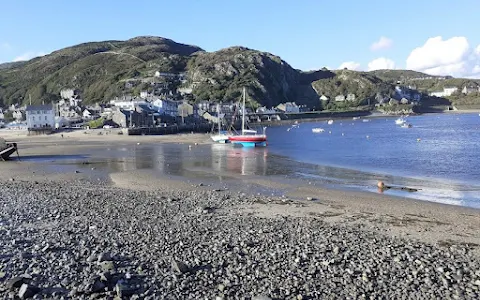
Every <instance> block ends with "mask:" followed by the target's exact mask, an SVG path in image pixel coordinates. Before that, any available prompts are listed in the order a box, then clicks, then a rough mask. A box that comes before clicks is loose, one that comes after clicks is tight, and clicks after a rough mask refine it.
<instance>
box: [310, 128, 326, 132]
mask: <svg viewBox="0 0 480 300" xmlns="http://www.w3.org/2000/svg"><path fill="white" fill-rule="evenodd" d="M324 131H325V129H323V128H313V129H312V132H313V133H321V132H324Z"/></svg>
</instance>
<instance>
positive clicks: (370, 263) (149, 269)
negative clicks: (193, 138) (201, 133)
mask: <svg viewBox="0 0 480 300" xmlns="http://www.w3.org/2000/svg"><path fill="white" fill-rule="evenodd" d="M32 151H33V150H32ZM15 169H17V170H16V171H15ZM0 170H1V172H2V174H7V173H8V176H6V177H3V178H2V180H1V181H0V298H2V299H16V298H20V299H26V298H33V299H114V298H117V299H257V300H258V299H478V297H479V296H480V260H479V257H480V256H479V254H478V244H476V243H475V242H476V241H477V239H478V236H477V235H476V232H478V229H479V214H478V212H477V211H476V210H474V209H466V208H454V207H450V206H447V205H439V204H433V203H422V202H421V201H410V202H408V201H405V200H404V199H393V198H388V199H384V198H385V197H383V196H382V195H374V194H361V193H347V192H341V193H340V192H334V191H326V190H321V189H319V188H311V189H306V188H304V189H302V190H300V189H298V190H296V192H295V193H294V192H292V193H290V194H288V195H283V196H278V197H277V196H272V195H263V194H256V193H252V192H251V189H249V188H248V186H245V187H244V188H243V189H242V188H241V187H240V188H236V189H234V188H229V187H228V186H227V185H226V184H222V185H219V184H215V183H213V182H205V183H204V184H192V183H189V182H187V181H186V180H183V181H182V180H180V181H178V180H173V179H169V178H167V177H164V178H163V177H159V178H156V179H155V180H154V181H152V182H151V183H150V184H146V183H145V180H143V178H142V175H141V174H135V176H132V174H129V176H127V175H126V173H117V174H110V178H109V179H108V180H98V179H95V180H94V179H92V178H90V177H89V176H82V175H83V174H75V173H74V174H71V173H70V174H63V176H62V175H61V174H60V175H58V176H57V177H48V176H42V173H40V172H39V171H38V170H36V169H35V171H32V170H33V169H30V165H26V164H25V165H21V166H20V167H18V166H14V167H11V165H8V166H7V165H6V166H2V165H0ZM26 174H29V175H28V176H27V175H26ZM143 176H145V177H146V178H149V177H151V175H149V174H143ZM126 178H133V179H132V180H130V181H129V180H127V179H126ZM141 182H143V185H142V184H141ZM257 184H259V182H257ZM372 203H376V205H372ZM414 212H416V217H415V214H414ZM360 216H364V217H363V218H360ZM365 216H368V217H365ZM422 218H423V219H422ZM420 219H422V220H423V221H422V222H420V221H419V220H420ZM399 228H400V229H402V230H398V229H399ZM462 234H463V235H464V236H462ZM428 236H429V237H430V238H432V237H437V238H438V239H436V240H434V239H429V238H427V237H428ZM423 237H425V238H423Z"/></svg>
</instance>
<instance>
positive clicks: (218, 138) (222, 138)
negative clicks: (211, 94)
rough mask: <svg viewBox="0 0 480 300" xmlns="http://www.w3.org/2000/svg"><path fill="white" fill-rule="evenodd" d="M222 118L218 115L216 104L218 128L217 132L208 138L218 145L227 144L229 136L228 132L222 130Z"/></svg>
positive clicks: (218, 107) (221, 115)
mask: <svg viewBox="0 0 480 300" xmlns="http://www.w3.org/2000/svg"><path fill="white" fill-rule="evenodd" d="M222 118H223V114H221V113H220V104H217V119H218V120H217V126H218V131H217V133H216V134H212V135H211V136H210V138H211V139H212V141H214V142H215V143H220V144H225V143H228V142H229V140H228V137H229V136H230V135H231V134H229V132H228V131H226V130H222Z"/></svg>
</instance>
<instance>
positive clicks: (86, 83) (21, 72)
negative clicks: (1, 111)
mask: <svg viewBox="0 0 480 300" xmlns="http://www.w3.org/2000/svg"><path fill="white" fill-rule="evenodd" d="M197 51H203V50H202V49H201V48H199V47H195V46H190V45H184V44H179V43H176V42H174V41H172V40H169V39H164V38H159V37H137V38H134V39H131V40H127V41H105V42H94V43H85V44H80V45H77V46H73V47H69V48H65V49H62V50H58V51H55V52H53V53H51V54H49V55H46V56H43V57H39V58H34V59H32V60H30V61H28V62H27V63H24V64H20V65H18V66H13V67H12V66H10V67H7V68H5V69H3V70H0V102H4V103H6V104H8V103H16V102H22V101H25V99H27V97H28V95H30V96H31V98H32V101H35V102H41V101H42V100H45V101H51V100H55V99H56V98H58V95H59V92H60V90H61V89H63V88H78V89H80V90H82V92H83V97H84V99H85V100H87V102H99V101H104V100H106V99H109V98H111V97H113V96H116V95H119V94H121V93H122V87H123V86H124V83H123V82H122V81H123V80H125V79H129V78H135V77H146V76H149V75H151V74H150V73H151V72H154V71H161V72H181V71H184V70H185V68H186V65H187V62H188V59H189V56H190V55H191V54H192V53H195V52H197Z"/></svg>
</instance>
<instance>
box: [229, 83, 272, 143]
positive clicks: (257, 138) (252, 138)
mask: <svg viewBox="0 0 480 300" xmlns="http://www.w3.org/2000/svg"><path fill="white" fill-rule="evenodd" d="M245 98H246V92H245V88H243V112H242V133H241V134H239V135H233V136H230V137H229V138H228V140H229V141H230V142H231V143H232V144H239V145H242V146H244V147H256V146H267V135H266V134H265V130H266V129H267V128H266V127H264V128H263V134H259V133H258V132H257V131H256V130H252V129H245Z"/></svg>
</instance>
